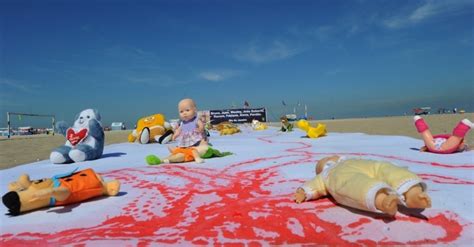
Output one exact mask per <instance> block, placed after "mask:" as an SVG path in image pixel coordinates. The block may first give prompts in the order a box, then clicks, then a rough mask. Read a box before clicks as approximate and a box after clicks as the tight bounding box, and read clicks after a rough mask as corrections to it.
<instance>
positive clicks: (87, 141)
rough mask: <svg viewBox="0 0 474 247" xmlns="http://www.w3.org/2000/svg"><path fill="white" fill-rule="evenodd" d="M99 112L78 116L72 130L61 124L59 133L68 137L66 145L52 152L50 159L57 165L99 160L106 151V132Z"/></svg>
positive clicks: (90, 110) (89, 110)
mask: <svg viewBox="0 0 474 247" xmlns="http://www.w3.org/2000/svg"><path fill="white" fill-rule="evenodd" d="M100 118H101V117H100V114H99V112H98V111H97V110H94V109H86V110H83V111H82V112H80V113H79V114H78V115H77V116H76V120H75V122H74V125H73V126H72V127H70V128H66V127H65V126H67V125H66V124H65V123H64V122H59V123H58V125H57V129H58V130H59V133H61V134H63V135H64V136H66V143H65V144H64V145H62V146H60V147H58V148H56V149H55V150H53V152H51V155H50V156H49V159H50V160H51V162H53V163H55V164H63V163H72V162H81V161H85V160H93V159H98V158H100V157H101V156H102V152H103V150H104V139H105V138H104V130H103V129H102V124H101V123H100Z"/></svg>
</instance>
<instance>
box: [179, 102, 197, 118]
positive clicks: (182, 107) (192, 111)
mask: <svg viewBox="0 0 474 247" xmlns="http://www.w3.org/2000/svg"><path fill="white" fill-rule="evenodd" d="M178 111H179V118H180V119H181V120H183V121H189V120H191V119H193V118H194V117H195V116H196V113H197V109H196V104H195V103H194V101H193V100H192V99H183V100H181V101H180V102H179V104H178Z"/></svg>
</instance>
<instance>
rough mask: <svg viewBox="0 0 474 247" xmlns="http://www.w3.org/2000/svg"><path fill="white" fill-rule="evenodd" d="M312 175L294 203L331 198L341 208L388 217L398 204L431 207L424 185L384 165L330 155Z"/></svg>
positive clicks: (414, 176)
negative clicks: (380, 213)
mask: <svg viewBox="0 0 474 247" xmlns="http://www.w3.org/2000/svg"><path fill="white" fill-rule="evenodd" d="M316 174H317V175H316V177H315V178H313V179H311V180H309V181H307V182H306V183H304V185H303V186H302V187H300V188H298V189H297V190H296V193H295V200H296V202H297V203H301V202H303V201H308V200H314V199H318V198H320V197H323V196H328V195H331V196H332V197H333V198H334V199H335V200H336V202H337V203H339V204H341V205H345V206H348V207H353V208H357V209H361V210H365V211H371V212H383V213H386V214H388V215H390V216H394V215H395V214H396V212H397V211H398V204H403V205H405V206H407V207H408V208H429V207H431V199H430V197H429V196H428V194H427V193H426V192H425V191H426V184H425V183H424V182H423V181H422V180H421V179H420V178H419V177H418V176H417V175H416V174H414V173H412V172H410V171H408V170H407V169H404V168H401V167H398V166H395V165H393V164H391V163H388V162H383V161H375V160H364V159H345V158H343V157H339V156H330V157H326V158H323V159H321V160H320V161H319V162H318V163H317V165H316Z"/></svg>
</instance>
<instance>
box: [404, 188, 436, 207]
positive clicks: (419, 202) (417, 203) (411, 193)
mask: <svg viewBox="0 0 474 247" xmlns="http://www.w3.org/2000/svg"><path fill="white" fill-rule="evenodd" d="M405 200H406V204H407V207H409V208H430V207H431V198H430V197H429V196H428V194H426V192H424V191H423V187H421V186H420V185H419V184H417V185H414V186H413V187H411V188H410V189H409V190H408V191H407V192H406V193H405Z"/></svg>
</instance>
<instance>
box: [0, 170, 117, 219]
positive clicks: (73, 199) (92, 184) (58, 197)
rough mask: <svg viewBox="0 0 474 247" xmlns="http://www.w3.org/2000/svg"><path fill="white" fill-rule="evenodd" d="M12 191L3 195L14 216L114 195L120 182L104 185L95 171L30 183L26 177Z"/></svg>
mask: <svg viewBox="0 0 474 247" xmlns="http://www.w3.org/2000/svg"><path fill="white" fill-rule="evenodd" d="M8 190H9V192H8V193H6V194H5V195H3V197H2V201H3V204H4V205H5V206H6V207H7V208H8V209H9V211H10V214H11V215H19V214H20V213H22V212H26V211H32V210H35V209H39V208H44V207H48V206H49V207H53V206H60V205H67V204H72V203H77V202H81V201H85V200H88V199H90V198H94V197H98V196H102V195H106V196H115V195H117V194H118V192H119V190H120V182H119V181H117V180H112V181H109V182H105V181H103V180H102V177H101V176H99V175H98V174H97V173H95V172H94V171H93V170H92V169H86V170H82V171H79V172H75V171H73V172H70V173H68V174H62V175H56V176H54V177H52V178H44V179H39V180H31V179H30V177H29V176H28V175H26V174H23V175H21V176H20V177H19V178H18V180H17V181H15V182H12V183H10V184H9V186H8Z"/></svg>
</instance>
